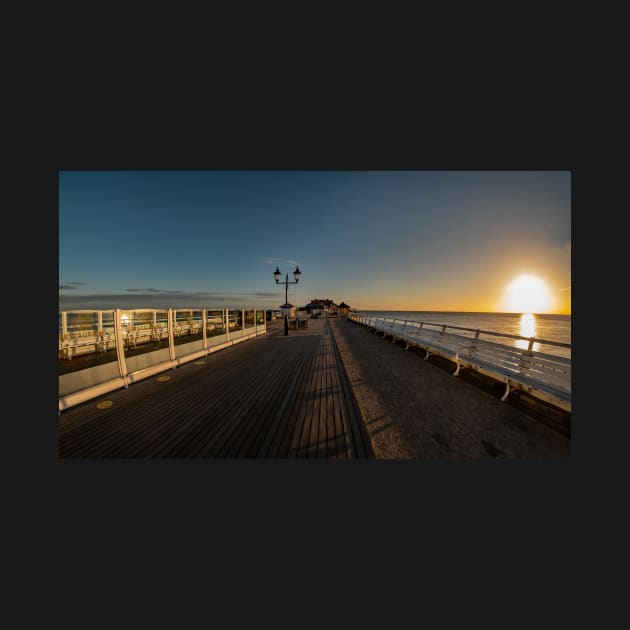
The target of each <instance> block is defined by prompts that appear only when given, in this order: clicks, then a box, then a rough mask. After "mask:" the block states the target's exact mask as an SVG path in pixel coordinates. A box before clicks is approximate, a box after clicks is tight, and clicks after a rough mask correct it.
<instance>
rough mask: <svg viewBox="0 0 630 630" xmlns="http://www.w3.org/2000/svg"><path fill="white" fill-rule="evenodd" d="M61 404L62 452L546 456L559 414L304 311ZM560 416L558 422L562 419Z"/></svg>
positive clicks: (564, 440) (554, 453) (555, 447)
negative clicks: (294, 320) (292, 322)
mask: <svg viewBox="0 0 630 630" xmlns="http://www.w3.org/2000/svg"><path fill="white" fill-rule="evenodd" d="M283 332H284V331H283V326H282V324H281V323H279V322H276V323H274V324H273V325H271V326H269V327H268V329H267V334H265V335H262V336H260V337H256V338H255V339H251V340H249V341H247V342H246V343H242V344H239V345H235V346H232V347H229V348H225V349H223V350H220V351H219V352H216V353H213V354H210V355H208V356H205V357H203V358H202V359H199V360H195V361H191V362H189V363H186V364H184V365H181V366H179V367H177V368H176V369H172V370H168V371H166V372H162V373H161V374H159V375H155V376H151V377H149V378H146V379H144V380H142V381H139V382H136V383H133V384H131V385H130V386H129V387H128V388H126V389H119V390H117V391H113V392H110V393H108V394H104V395H103V396H100V397H98V398H94V399H92V400H89V401H86V402H84V403H81V404H79V405H77V406H75V407H72V408H70V409H67V410H64V411H63V413H61V414H60V416H59V457H60V458H62V459H66V458H67V459H78V458H96V459H99V458H122V459H133V458H219V459H222V458H223V459H235V458H265V459H427V460H430V459H557V458H562V457H566V456H568V455H569V454H570V436H569V434H568V433H567V431H566V429H567V422H568V420H570V417H568V416H567V415H566V414H565V415H563V414H561V413H560V412H558V413H556V412H555V411H554V410H553V409H550V408H547V407H544V406H540V405H539V406H536V404H533V405H529V404H528V403H527V401H525V400H519V399H517V400H516V401H513V402H502V401H500V400H499V398H498V397H497V396H496V392H495V391H494V390H493V387H494V385H493V384H492V383H491V382H488V381H486V380H484V379H480V378H479V377H477V376H475V375H474V374H473V375H470V376H465V377H463V378H454V377H453V376H452V370H451V371H449V370H448V369H443V368H444V366H443V365H442V360H441V359H440V358H439V357H438V358H437V359H434V360H431V361H423V360H422V359H421V357H420V356H419V355H418V353H416V352H415V351H414V350H413V349H410V350H409V351H407V352H405V351H404V349H403V348H401V347H400V346H399V345H398V344H396V343H392V342H391V341H390V340H385V339H383V338H382V337H379V336H377V335H374V334H371V333H370V332H369V331H368V330H367V329H366V328H364V327H361V326H359V325H357V324H356V323H353V322H351V321H348V320H347V319H344V318H338V317H330V318H327V317H322V318H318V319H309V320H308V327H305V328H303V327H301V328H297V329H295V330H292V331H291V334H290V335H288V336H285V335H283ZM559 429H562V430H559Z"/></svg>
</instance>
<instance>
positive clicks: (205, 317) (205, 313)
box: [201, 306, 208, 354]
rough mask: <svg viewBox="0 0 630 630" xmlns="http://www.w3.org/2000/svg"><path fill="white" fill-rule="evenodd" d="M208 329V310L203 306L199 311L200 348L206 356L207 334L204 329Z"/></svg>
mask: <svg viewBox="0 0 630 630" xmlns="http://www.w3.org/2000/svg"><path fill="white" fill-rule="evenodd" d="M207 327H208V309H207V308H206V307H205V306H204V307H203V308H202V309H201V330H202V331H203V336H202V337H201V339H202V347H203V350H204V352H205V353H206V354H208V333H207V330H206V328H207Z"/></svg>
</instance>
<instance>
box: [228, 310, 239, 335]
mask: <svg viewBox="0 0 630 630" xmlns="http://www.w3.org/2000/svg"><path fill="white" fill-rule="evenodd" d="M228 321H229V326H230V332H232V331H233V330H241V329H242V328H243V312H242V311H241V309H234V308H231V309H230V310H229V311H228Z"/></svg>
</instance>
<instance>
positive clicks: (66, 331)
mask: <svg viewBox="0 0 630 630" xmlns="http://www.w3.org/2000/svg"><path fill="white" fill-rule="evenodd" d="M117 359H118V357H117V354H116V341H115V337H114V311H87V310H80V311H63V312H60V313H59V363H58V365H59V375H60V376H61V375H62V374H68V373H70V372H76V371H77V370H84V369H87V368H91V367H94V366H96V365H104V364H106V363H111V362H114V361H117Z"/></svg>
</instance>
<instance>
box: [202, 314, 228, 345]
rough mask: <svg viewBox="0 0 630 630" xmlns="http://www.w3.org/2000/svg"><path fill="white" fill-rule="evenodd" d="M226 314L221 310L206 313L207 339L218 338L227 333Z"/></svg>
mask: <svg viewBox="0 0 630 630" xmlns="http://www.w3.org/2000/svg"><path fill="white" fill-rule="evenodd" d="M223 319H224V312H223V311H222V310H221V309H208V310H207V311H206V337H207V338H209V337H216V336H217V335H222V334H224V333H225V323H224V321H223Z"/></svg>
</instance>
